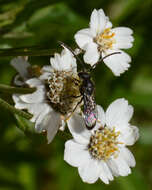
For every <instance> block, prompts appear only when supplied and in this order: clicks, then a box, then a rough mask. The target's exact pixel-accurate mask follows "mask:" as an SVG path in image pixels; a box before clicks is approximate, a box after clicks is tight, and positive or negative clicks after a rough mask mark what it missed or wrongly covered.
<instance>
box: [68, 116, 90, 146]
mask: <svg viewBox="0 0 152 190" xmlns="http://www.w3.org/2000/svg"><path fill="white" fill-rule="evenodd" d="M67 125H68V128H69V130H70V132H71V133H72V136H73V137H74V139H75V141H76V142H78V143H81V144H88V143H89V139H90V136H91V132H90V131H89V130H87V129H86V126H85V122H84V119H83V118H82V116H80V115H78V114H76V113H75V114H73V115H72V117H71V118H70V119H69V120H68V121H67Z"/></svg>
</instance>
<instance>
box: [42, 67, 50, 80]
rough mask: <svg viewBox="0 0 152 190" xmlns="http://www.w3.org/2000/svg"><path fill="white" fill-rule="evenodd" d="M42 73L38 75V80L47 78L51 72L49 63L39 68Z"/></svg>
mask: <svg viewBox="0 0 152 190" xmlns="http://www.w3.org/2000/svg"><path fill="white" fill-rule="evenodd" d="M41 72H42V74H41V75H40V77H39V78H40V80H48V78H49V77H50V76H51V74H52V67H51V66H50V65H45V66H43V67H42V69H41Z"/></svg>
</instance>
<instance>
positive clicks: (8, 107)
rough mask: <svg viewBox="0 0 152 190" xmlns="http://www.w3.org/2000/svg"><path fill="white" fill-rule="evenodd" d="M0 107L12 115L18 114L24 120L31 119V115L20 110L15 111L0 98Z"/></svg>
mask: <svg viewBox="0 0 152 190" xmlns="http://www.w3.org/2000/svg"><path fill="white" fill-rule="evenodd" d="M0 106H2V107H3V108H5V109H7V110H8V111H10V112H11V113H13V114H18V115H20V116H22V117H24V118H26V119H31V118H32V114H30V113H26V112H24V111H22V110H19V109H16V108H15V107H14V106H12V105H10V104H8V103H7V102H6V101H5V100H3V99H1V98H0Z"/></svg>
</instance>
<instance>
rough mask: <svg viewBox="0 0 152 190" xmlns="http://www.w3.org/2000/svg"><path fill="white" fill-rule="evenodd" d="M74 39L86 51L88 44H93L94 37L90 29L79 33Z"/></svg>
mask: <svg viewBox="0 0 152 190" xmlns="http://www.w3.org/2000/svg"><path fill="white" fill-rule="evenodd" d="M74 38H75V41H76V43H77V44H78V46H79V47H80V48H82V49H84V47H85V46H86V44H88V43H91V42H93V36H92V34H91V31H90V29H89V28H86V29H82V30H80V31H78V32H77V33H76V34H75V36H74Z"/></svg>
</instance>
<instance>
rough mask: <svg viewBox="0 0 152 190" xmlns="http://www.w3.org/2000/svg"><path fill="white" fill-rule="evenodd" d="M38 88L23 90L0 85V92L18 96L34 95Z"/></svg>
mask: <svg viewBox="0 0 152 190" xmlns="http://www.w3.org/2000/svg"><path fill="white" fill-rule="evenodd" d="M35 90H36V88H22V87H12V86H8V85H4V84H0V92H7V93H11V94H13V93H16V94H29V93H33V92H34V91H35Z"/></svg>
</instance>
